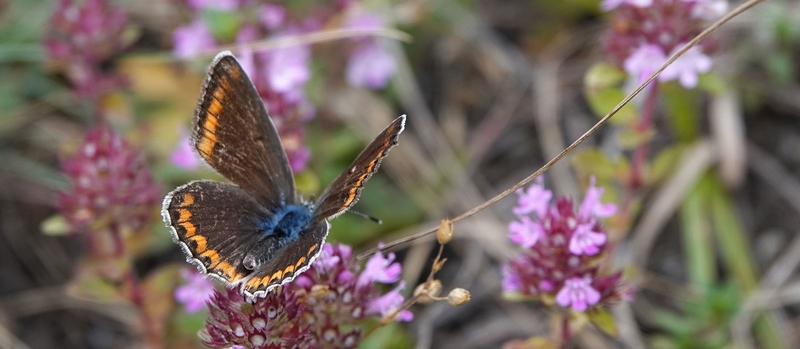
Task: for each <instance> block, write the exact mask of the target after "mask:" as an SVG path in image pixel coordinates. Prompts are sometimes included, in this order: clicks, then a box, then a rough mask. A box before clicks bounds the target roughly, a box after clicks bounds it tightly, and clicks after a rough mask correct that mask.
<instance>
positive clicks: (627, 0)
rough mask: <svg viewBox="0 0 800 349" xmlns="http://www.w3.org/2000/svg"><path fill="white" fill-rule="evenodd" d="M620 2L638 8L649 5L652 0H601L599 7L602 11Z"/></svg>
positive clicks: (612, 7)
mask: <svg viewBox="0 0 800 349" xmlns="http://www.w3.org/2000/svg"><path fill="white" fill-rule="evenodd" d="M622 4H629V5H633V6H636V7H639V8H645V7H650V5H652V4H653V0H603V1H602V2H601V3H600V8H601V9H603V11H611V10H613V9H615V8H617V7H619V6H620V5H622Z"/></svg>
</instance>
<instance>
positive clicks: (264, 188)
mask: <svg viewBox="0 0 800 349" xmlns="http://www.w3.org/2000/svg"><path fill="white" fill-rule="evenodd" d="M193 142H194V147H195V148H196V149H197V152H198V153H199V154H200V156H201V157H202V158H203V159H204V160H205V161H206V162H207V163H208V164H209V165H211V167H213V168H214V169H215V170H217V171H218V172H219V173H220V174H222V175H223V176H225V177H226V178H228V179H229V180H231V181H232V182H234V183H236V184H238V185H239V186H240V187H241V188H242V189H244V190H245V191H246V192H248V193H249V194H250V195H252V196H253V197H255V198H256V200H257V201H258V202H259V203H261V204H263V205H266V206H268V207H275V206H279V205H283V204H292V203H295V201H296V197H295V195H296V194H295V186H294V177H293V174H292V170H291V167H290V165H289V160H288V158H287V157H286V153H285V152H284V150H283V145H281V140H280V137H279V136H278V132H277V130H276V129H275V125H273V123H272V120H271V119H270V117H269V115H268V114H267V110H266V107H265V106H264V102H263V101H262V99H261V97H260V96H259V95H258V92H257V91H256V89H255V86H253V83H252V82H251V81H250V79H249V78H248V77H247V74H246V73H245V72H244V70H243V69H242V67H241V65H239V63H238V62H237V61H236V58H234V57H233V55H231V54H230V52H223V53H220V54H219V55H217V57H216V58H215V59H214V62H213V63H212V64H211V67H210V68H209V70H208V77H207V78H206V81H205V83H204V84H203V94H202V96H201V97H200V101H199V102H198V107H197V111H196V117H195V128H194V139H193Z"/></svg>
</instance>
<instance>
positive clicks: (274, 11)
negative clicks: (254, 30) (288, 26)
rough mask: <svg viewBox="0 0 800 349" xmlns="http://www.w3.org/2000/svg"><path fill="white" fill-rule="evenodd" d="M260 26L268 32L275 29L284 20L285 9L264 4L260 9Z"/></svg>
mask: <svg viewBox="0 0 800 349" xmlns="http://www.w3.org/2000/svg"><path fill="white" fill-rule="evenodd" d="M259 18H260V19H261V24H263V25H264V27H265V28H267V29H269V30H274V29H277V28H278V27H280V26H281V24H283V21H284V19H286V9H284V8H283V6H281V5H275V4H266V5H264V6H262V7H261V13H260V17H259Z"/></svg>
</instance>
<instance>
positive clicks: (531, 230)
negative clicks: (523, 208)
mask: <svg viewBox="0 0 800 349" xmlns="http://www.w3.org/2000/svg"><path fill="white" fill-rule="evenodd" d="M520 219H521V220H522V221H521V222H517V221H512V222H511V223H509V224H508V231H509V232H511V234H509V235H508V238H509V240H511V241H512V242H514V243H516V244H519V245H521V246H522V247H525V248H531V247H533V246H534V245H536V241H539V238H540V237H542V235H544V229H542V226H541V225H539V223H536V222H534V221H533V220H531V218H530V217H528V216H522V217H520Z"/></svg>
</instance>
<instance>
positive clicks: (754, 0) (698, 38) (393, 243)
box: [358, 0, 765, 259]
mask: <svg viewBox="0 0 800 349" xmlns="http://www.w3.org/2000/svg"><path fill="white" fill-rule="evenodd" d="M763 1H765V0H750V1H748V2H746V3H744V4H742V5H741V6H739V7H737V8H735V9H734V10H733V11H731V12H729V13H728V14H727V15H725V16H724V17H722V18H720V19H719V20H718V21H716V22H714V24H712V25H711V26H709V27H708V28H706V30H704V31H703V32H702V33H700V34H698V35H697V36H695V37H694V39H692V40H691V41H689V42H688V43H687V44H686V45H684V46H683V47H682V48H681V49H680V50H678V52H676V53H675V54H674V55H672V57H670V58H669V59H668V60H667V61H666V62H665V63H664V64H662V65H661V67H660V68H658V70H656V71H655V72H653V74H651V75H650V77H648V78H647V80H645V81H644V82H642V83H641V84H639V86H637V87H636V89H634V90H633V92H631V93H630V94H628V95H627V96H626V97H625V98H624V99H623V100H622V101H621V102H620V103H619V104H617V106H616V107H614V109H612V110H611V111H610V112H609V113H608V114H606V115H605V116H604V117H603V118H602V119H600V120H599V121H598V122H597V123H596V124H594V126H592V127H591V128H590V129H589V130H588V131H586V132H585V133H584V134H582V135H581V136H580V137H578V139H577V140H575V141H574V142H573V143H572V144H570V145H569V146H568V147H567V148H566V149H564V150H563V151H562V152H561V153H559V154H558V155H556V157H554V158H553V159H551V160H550V161H548V162H547V163H546V164H544V166H542V167H541V168H540V169H538V170H536V172H534V173H533V174H531V175H530V176H528V177H526V178H525V179H523V180H522V181H520V182H519V183H517V184H515V185H513V186H512V187H510V188H508V189H506V190H504V191H503V192H502V193H500V194H498V195H497V196H495V197H493V198H491V199H489V200H488V201H486V202H484V203H482V204H480V205H478V206H476V207H474V208H473V209H471V210H469V211H467V212H464V213H463V214H461V215H459V216H458V217H455V218H453V219H452V221H453V223H457V222H459V221H461V220H463V219H465V218H467V217H470V216H472V215H474V214H475V213H478V212H480V211H481V210H483V209H485V208H487V207H489V206H491V205H493V204H495V203H496V202H498V201H500V200H502V199H503V198H505V197H506V196H508V195H510V194H511V193H513V192H515V191H516V190H517V189H519V188H522V187H523V186H525V185H526V184H528V183H530V182H531V181H533V180H534V179H535V178H536V177H539V176H540V175H541V174H542V173H544V171H547V169H549V168H550V167H552V166H553V164H555V163H556V162H558V161H559V160H561V158H563V157H564V156H566V155H567V154H568V153H569V152H571V151H572V150H573V149H575V147H577V146H578V145H579V144H581V143H583V141H585V140H586V139H587V138H589V136H591V135H592V134H593V133H595V131H597V129H599V128H600V127H601V126H603V124H605V123H606V121H608V119H610V118H611V117H612V116H614V115H615V114H616V113H617V112H618V111H619V110H620V109H622V107H624V106H625V105H627V104H628V102H630V101H631V100H632V99H633V98H634V97H636V95H638V94H639V93H640V92H642V90H644V89H645V87H646V86H647V85H648V84H650V83H651V82H652V81H653V80H655V78H656V77H657V76H658V75H659V74H661V72H662V71H664V69H666V68H667V66H669V65H670V64H672V63H673V62H675V60H676V59H678V58H679V57H681V56H682V55H683V54H684V53H686V51H688V50H689V49H691V48H692V47H694V46H696V45H697V44H698V43H699V42H700V41H702V40H703V39H705V38H706V37H708V36H709V35H711V33H713V32H714V31H716V30H717V29H718V28H719V27H720V26H722V25H723V24H725V23H727V22H728V21H730V20H731V19H733V18H734V17H736V16H738V15H740V14H742V13H743V12H745V11H747V10H748V9H750V8H751V7H753V6H755V5H757V4H758V3H761V2H763ZM437 230H438V229H433V230H429V231H423V232H419V233H416V234H413V235H410V236H407V237H404V238H400V239H397V240H395V241H390V242H389V243H387V244H385V245H383V246H382V247H376V248H373V249H370V250H368V251H366V252H364V253H361V254H360V255H359V256H358V258H359V259H363V258H367V257H369V256H370V255H372V254H374V253H376V252H382V251H386V250H388V249H391V248H393V247H395V246H398V245H402V244H405V243H408V242H411V241H414V240H417V239H419V238H422V237H424V236H427V235H430V234H433V233H435V232H436V231H437Z"/></svg>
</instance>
